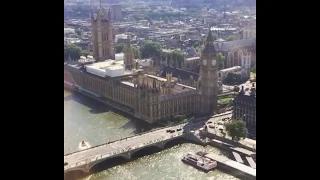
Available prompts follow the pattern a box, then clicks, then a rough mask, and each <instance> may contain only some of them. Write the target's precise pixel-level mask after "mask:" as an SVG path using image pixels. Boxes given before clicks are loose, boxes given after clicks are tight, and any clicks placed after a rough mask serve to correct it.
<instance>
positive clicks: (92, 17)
mask: <svg viewBox="0 0 320 180" xmlns="http://www.w3.org/2000/svg"><path fill="white" fill-rule="evenodd" d="M91 20H92V21H93V20H94V15H93V12H91Z"/></svg>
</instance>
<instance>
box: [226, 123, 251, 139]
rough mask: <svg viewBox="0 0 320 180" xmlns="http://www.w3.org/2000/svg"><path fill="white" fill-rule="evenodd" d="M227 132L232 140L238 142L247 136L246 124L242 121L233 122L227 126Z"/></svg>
mask: <svg viewBox="0 0 320 180" xmlns="http://www.w3.org/2000/svg"><path fill="white" fill-rule="evenodd" d="M226 131H227V132H228V135H229V136H231V138H232V140H234V141H237V142H238V141H239V140H240V139H241V138H245V137H246V135H247V128H246V123H245V122H244V121H242V120H232V121H231V122H229V123H227V124H226Z"/></svg>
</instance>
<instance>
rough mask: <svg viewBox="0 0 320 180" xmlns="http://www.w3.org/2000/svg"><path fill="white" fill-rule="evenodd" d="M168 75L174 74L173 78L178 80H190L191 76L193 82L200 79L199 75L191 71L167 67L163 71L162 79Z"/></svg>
mask: <svg viewBox="0 0 320 180" xmlns="http://www.w3.org/2000/svg"><path fill="white" fill-rule="evenodd" d="M166 73H172V76H173V77H176V78H179V77H180V78H181V79H182V80H186V79H190V76H192V77H193V80H195V81H197V80H198V79H199V74H197V73H194V72H191V71H186V70H183V69H179V68H174V67H170V66H166V67H164V68H163V71H162V73H161V77H164V78H165V77H166Z"/></svg>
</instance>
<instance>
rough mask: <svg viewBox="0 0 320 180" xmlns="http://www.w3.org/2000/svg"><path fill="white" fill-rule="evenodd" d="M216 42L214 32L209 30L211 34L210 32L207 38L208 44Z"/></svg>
mask: <svg viewBox="0 0 320 180" xmlns="http://www.w3.org/2000/svg"><path fill="white" fill-rule="evenodd" d="M213 41H214V38H213V36H212V32H211V29H210V28H209V32H208V36H207V40H206V42H207V43H208V42H213Z"/></svg>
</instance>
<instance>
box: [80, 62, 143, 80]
mask: <svg viewBox="0 0 320 180" xmlns="http://www.w3.org/2000/svg"><path fill="white" fill-rule="evenodd" d="M85 67H86V70H87V73H90V74H93V75H96V76H100V77H106V76H110V77H119V76H125V75H131V74H133V73H134V72H136V71H138V70H125V68H124V61H123V60H119V61H116V60H111V59H109V60H106V61H103V62H97V63H92V64H88V65H85Z"/></svg>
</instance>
